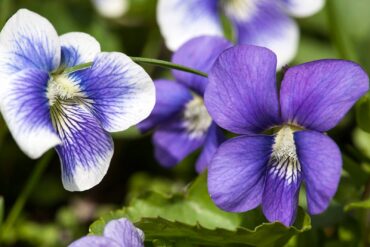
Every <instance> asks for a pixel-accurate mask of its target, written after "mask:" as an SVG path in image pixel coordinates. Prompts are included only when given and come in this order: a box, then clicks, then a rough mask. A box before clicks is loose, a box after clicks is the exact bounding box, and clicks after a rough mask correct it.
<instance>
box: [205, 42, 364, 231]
mask: <svg viewBox="0 0 370 247" xmlns="http://www.w3.org/2000/svg"><path fill="white" fill-rule="evenodd" d="M275 68H276V56H275V54H274V53H273V52H271V51H270V50H268V49H266V48H261V47H255V46H247V45H240V46H236V47H234V48H231V49H229V50H227V51H225V52H223V53H222V54H221V55H220V57H219V58H218V60H217V61H216V62H215V65H214V67H213V68H212V70H211V72H210V74H209V81H210V82H209V85H208V87H207V89H206V92H205V105H206V107H207V109H208V111H209V114H210V115H211V116H212V118H213V119H214V121H215V122H216V123H217V124H218V125H219V126H221V127H223V128H225V129H226V130H229V131H231V132H234V133H236V134H241V136H239V137H236V138H232V139H230V140H228V141H226V142H224V143H223V144H222V145H221V146H220V147H219V149H218V150H217V152H216V154H215V155H214V158H213V159H212V161H211V163H210V165H209V167H208V190H209V193H210V196H211V198H212V200H213V201H214V202H215V203H216V204H217V205H218V206H219V207H220V208H222V209H224V210H226V211H232V212H244V211H248V210H251V209H253V208H255V207H257V206H258V205H260V204H262V210H263V212H264V214H265V216H266V217H267V219H268V220H269V221H280V222H282V223H283V224H285V225H291V224H292V223H293V222H294V219H295V215H296V211H297V204H298V196H299V188H300V186H301V183H302V182H304V183H305V188H306V193H307V203H308V211H309V213H311V214H318V213H321V212H322V211H324V210H325V209H326V208H327V206H328V205H329V202H330V200H331V198H332V197H333V196H334V194H335V192H336V190H337V186H338V183H339V179H340V174H341V167H342V159H341V153H340V150H339V148H338V146H337V145H336V144H335V143H334V141H333V140H332V139H330V138H329V137H328V136H327V135H325V134H323V133H322V132H325V131H328V130H329V129H331V128H333V127H334V126H336V125H337V124H338V122H339V121H340V120H341V119H342V118H343V117H344V115H345V114H346V112H347V111H348V110H349V109H350V108H351V107H352V105H353V104H354V103H355V102H356V101H357V100H358V99H359V98H360V97H361V96H362V95H363V94H365V93H366V92H367V91H368V88H369V81H368V77H367V75H366V73H365V72H364V71H363V70H362V69H361V67H360V66H359V65H357V64H355V63H353V62H349V61H344V60H319V61H314V62H310V63H305V64H302V65H298V66H295V67H291V68H289V69H288V70H287V71H286V73H285V75H284V79H283V81H282V84H281V89H280V100H279V96H278V93H277V86H276V74H275ZM267 130H270V131H275V134H274V135H267V134H264V131H267Z"/></svg>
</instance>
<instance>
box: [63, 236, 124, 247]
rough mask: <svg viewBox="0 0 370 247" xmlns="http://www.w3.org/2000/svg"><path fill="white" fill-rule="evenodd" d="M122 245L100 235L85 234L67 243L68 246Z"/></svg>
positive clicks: (99, 246)
mask: <svg viewBox="0 0 370 247" xmlns="http://www.w3.org/2000/svg"><path fill="white" fill-rule="evenodd" d="M107 246H109V247H122V246H121V245H119V244H118V243H117V242H116V241H114V240H112V239H109V238H105V237H101V236H86V237H83V238H81V239H78V240H76V241H74V242H73V243H71V244H70V245H68V247H107Z"/></svg>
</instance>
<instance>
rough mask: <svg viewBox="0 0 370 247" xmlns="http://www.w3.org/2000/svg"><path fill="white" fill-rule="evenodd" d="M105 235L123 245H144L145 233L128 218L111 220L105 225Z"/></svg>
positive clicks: (136, 246)
mask: <svg viewBox="0 0 370 247" xmlns="http://www.w3.org/2000/svg"><path fill="white" fill-rule="evenodd" d="M104 236H105V237H107V238H110V239H113V240H115V241H116V242H117V243H119V246H121V247H144V233H143V232H142V231H141V230H140V229H138V228H136V227H135V226H134V225H133V224H132V223H131V222H130V221H129V220H127V219H120V220H112V221H110V222H109V223H108V224H107V225H106V226H105V229H104Z"/></svg>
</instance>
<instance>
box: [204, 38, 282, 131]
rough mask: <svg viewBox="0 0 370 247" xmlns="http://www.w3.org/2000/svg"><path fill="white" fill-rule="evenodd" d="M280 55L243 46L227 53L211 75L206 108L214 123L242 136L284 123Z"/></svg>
mask: <svg viewBox="0 0 370 247" xmlns="http://www.w3.org/2000/svg"><path fill="white" fill-rule="evenodd" d="M275 74H276V56H275V54H274V53H273V52H271V51H270V50H268V49H266V48H262V47H257V46H249V45H239V46H235V47H233V48H230V49H228V50H226V51H224V52H223V53H222V54H221V55H220V56H219V58H218V60H217V61H216V63H215V64H214V66H213V68H212V70H211V72H210V74H209V84H208V86H207V88H206V92H205V96H204V99H205V105H206V107H207V109H208V111H209V114H210V115H211V116H212V118H213V119H214V121H215V122H216V123H217V124H218V125H219V126H221V127H223V128H225V129H227V130H229V131H231V132H234V133H238V134H246V133H251V132H252V133H256V132H261V131H263V130H265V129H267V128H269V127H271V126H274V125H276V124H278V123H279V122H280V120H279V103H278V96H277V89H276V78H275Z"/></svg>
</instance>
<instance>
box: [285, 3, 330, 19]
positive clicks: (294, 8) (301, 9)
mask: <svg viewBox="0 0 370 247" xmlns="http://www.w3.org/2000/svg"><path fill="white" fill-rule="evenodd" d="M283 3H284V5H285V8H286V10H287V12H288V13H289V14H290V15H293V16H296V17H307V16H310V15H313V14H315V13H317V12H319V11H320V10H321V9H322V8H323V7H324V5H325V0H283Z"/></svg>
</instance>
